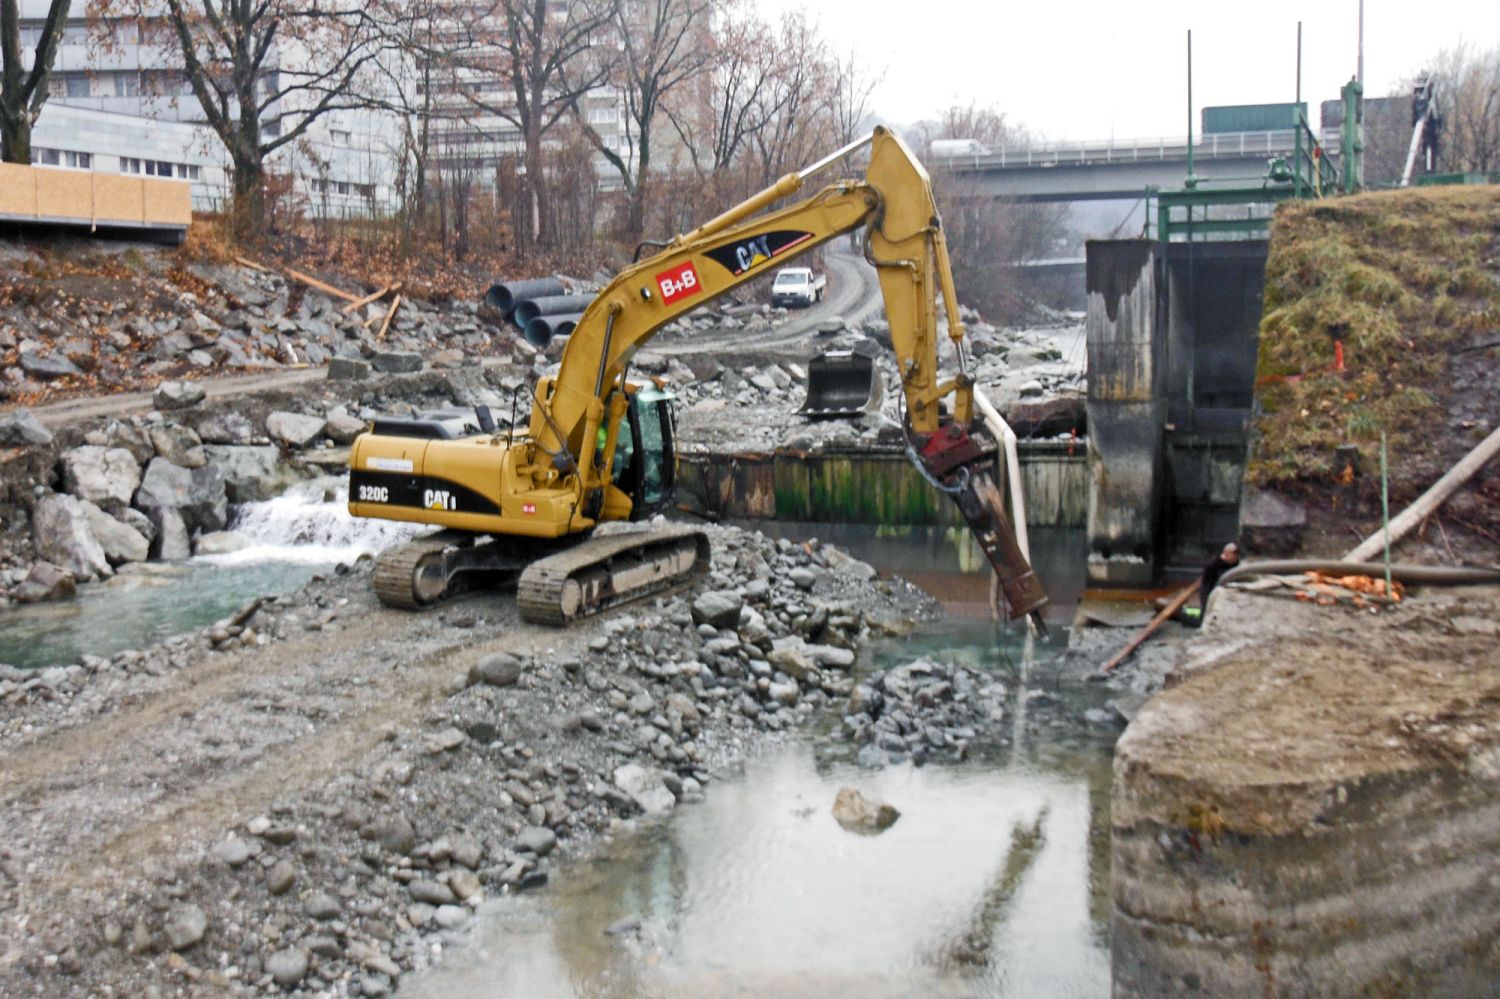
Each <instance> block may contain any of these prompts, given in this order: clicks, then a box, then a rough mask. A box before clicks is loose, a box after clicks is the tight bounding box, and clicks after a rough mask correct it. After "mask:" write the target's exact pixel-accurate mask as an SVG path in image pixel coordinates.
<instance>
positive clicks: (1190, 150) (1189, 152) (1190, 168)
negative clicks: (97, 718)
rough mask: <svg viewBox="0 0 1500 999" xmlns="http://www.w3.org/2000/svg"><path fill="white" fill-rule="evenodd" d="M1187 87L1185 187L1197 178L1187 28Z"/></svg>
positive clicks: (1190, 31) (1190, 44) (1190, 37)
mask: <svg viewBox="0 0 1500 999" xmlns="http://www.w3.org/2000/svg"><path fill="white" fill-rule="evenodd" d="M1187 87H1188V95H1187V97H1188V141H1187V161H1188V162H1187V168H1188V171H1187V183H1186V184H1185V185H1184V186H1185V187H1195V186H1197V183H1198V181H1197V178H1196V177H1194V176H1193V29H1192V28H1189V29H1188V33H1187Z"/></svg>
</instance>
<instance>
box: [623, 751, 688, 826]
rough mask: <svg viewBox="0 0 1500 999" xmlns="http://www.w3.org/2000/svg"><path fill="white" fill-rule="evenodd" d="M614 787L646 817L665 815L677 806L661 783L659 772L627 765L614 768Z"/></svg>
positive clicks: (669, 791) (665, 786) (636, 765)
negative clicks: (639, 808) (637, 806)
mask: <svg viewBox="0 0 1500 999" xmlns="http://www.w3.org/2000/svg"><path fill="white" fill-rule="evenodd" d="M614 780H615V787H617V788H619V789H620V790H621V791H623V792H625V794H626V795H628V796H629V797H630V799H631V800H632V801H634V802H635V803H636V804H637V805H639V806H640V807H641V811H643V812H645V813H646V814H647V815H665V814H667V813H668V812H670V811H671V810H672V808H673V806H675V805H676V804H677V797H676V796H675V795H674V794H672V792H671V790H669V789H668V788H667V785H666V783H665V782H663V781H662V777H661V771H659V770H655V769H652V768H648V767H643V766H641V765H640V764H638V763H627V764H625V765H624V766H622V767H616V768H615V773H614Z"/></svg>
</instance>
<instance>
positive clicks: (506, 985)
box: [402, 524, 1114, 999]
mask: <svg viewBox="0 0 1500 999" xmlns="http://www.w3.org/2000/svg"><path fill="white" fill-rule="evenodd" d="M769 529H770V530H771V531H774V533H777V534H781V535H784V536H788V537H800V538H806V537H808V536H809V535H811V534H816V535H817V536H818V537H820V538H822V539H824V540H829V541H836V542H837V543H839V544H840V545H842V546H844V547H846V548H849V549H851V550H853V551H854V553H855V554H857V555H862V556H863V557H865V558H867V559H869V560H871V561H873V562H875V563H876V564H877V565H878V566H879V567H881V568H882V569H886V570H889V569H891V568H896V567H899V568H900V571H901V572H902V574H903V575H907V576H909V577H912V578H917V579H920V580H921V581H922V582H923V584H924V585H926V586H928V587H929V588H932V589H934V590H935V591H937V592H941V593H944V594H946V595H947V597H948V600H947V603H948V606H949V607H950V608H952V610H953V613H951V614H950V616H949V618H948V619H947V620H945V621H943V622H940V623H938V624H936V625H933V626H929V627H927V628H925V629H923V630H921V631H919V632H917V633H916V634H914V635H911V636H908V637H906V638H903V639H893V640H890V641H887V642H884V643H881V644H879V645H876V646H874V647H873V648H871V649H870V650H868V652H867V653H866V654H865V655H864V656H863V657H862V660H861V663H860V665H859V668H860V669H870V668H878V667H884V666H891V665H898V664H901V663H905V662H909V661H911V660H912V659H915V658H917V657H918V656H921V655H930V656H933V657H936V658H942V659H946V660H947V661H950V662H961V663H964V664H965V665H970V666H975V667H978V668H982V669H987V670H992V671H994V672H995V673H997V674H998V675H1000V676H1001V677H1002V678H1003V679H1004V680H1005V682H1006V686H1007V689H1008V690H1009V691H1010V694H1009V700H1008V703H1007V706H1006V711H1007V715H1006V718H1007V724H1008V727H1009V737H1008V740H1007V743H1006V744H1005V745H1003V746H1001V747H998V748H996V749H995V750H993V751H992V752H991V753H990V754H989V755H988V756H986V757H983V758H979V759H973V760H969V761H965V762H963V763H956V764H932V763H929V764H928V765H926V766H924V767H915V766H912V765H909V764H908V765H902V766H893V767H887V768H884V769H881V770H867V769H862V768H860V767H858V766H856V765H855V764H854V763H853V762H852V759H851V756H850V752H849V749H848V747H847V746H845V745H843V744H841V743H838V742H837V741H836V740H833V739H831V738H830V737H829V734H828V732H826V731H825V732H813V733H805V734H803V735H800V736H798V737H796V738H795V739H794V740H793V741H791V742H788V743H784V744H782V745H780V746H778V747H776V748H774V749H772V750H771V751H769V752H768V753H766V754H765V755H762V756H760V757H758V758H755V759H752V760H751V761H749V762H748V763H747V764H746V765H745V766H744V768H743V770H742V771H741V772H738V773H735V774H732V775H729V778H728V779H726V780H722V781H720V782H719V783H717V784H714V785H711V786H710V788H709V789H708V795H707V800H706V801H705V802H704V803H702V804H697V805H691V806H683V807H680V808H679V809H677V810H676V812H675V813H674V815H673V816H672V818H671V819H670V820H668V821H666V822H664V823H659V824H655V825H648V826H643V827H641V828H639V829H636V830H634V831H632V832H628V833H625V834H623V835H621V836H619V837H618V838H617V839H616V840H615V841H614V842H613V843H611V844H609V846H608V847H607V848H606V850H605V852H604V854H603V855H602V856H599V857H597V858H595V859H593V860H591V861H589V862H586V863H575V864H571V865H566V866H564V867H562V868H561V869H560V870H559V871H557V872H555V873H554V878H553V880H552V882H551V885H550V886H549V887H547V888H546V889H544V890H542V891H540V892H537V893H534V894H525V895H520V896H507V897H502V898H498V899H492V900H491V901H489V902H487V903H486V904H485V906H484V907H482V908H481V910H480V915H479V918H478V919H477V920H476V922H475V926H474V928H473V929H472V930H470V931H468V937H467V940H466V943H467V945H468V946H467V949H465V950H464V951H462V952H461V953H458V954H455V955H453V957H452V960H450V961H448V962H446V963H444V964H442V965H440V966H439V967H438V968H436V969H435V970H433V971H432V972H429V973H427V974H425V975H421V976H416V977H414V978H412V979H409V980H408V981H406V982H405V983H404V984H403V987H402V994H403V995H413V996H433V997H439V996H441V997H444V999H448V997H456V999H467V997H472V999H478V997H491V996H528V997H544V999H545V997H571V996H585V997H595V996H598V997H606V996H608V997H613V996H663V997H678V996H681V997H698V996H728V997H740V996H745V997H750V996H757V997H758V996H766V995H775V996H778V997H801V996H807V997H814V996H817V997H825V996H851V997H885V996H892V997H894V996H995V997H1009V996H1017V997H1021V996H1027V997H1029V996H1049V997H1050V996H1077V997H1092V996H1106V995H1108V993H1109V986H1110V977H1109V942H1108V911H1109V907H1108V902H1109V895H1108V893H1109V853H1108V839H1109V786H1110V763H1111V749H1112V745H1113V740H1114V732H1113V731H1112V730H1105V731H1101V730H1098V729H1095V728H1092V727H1090V726H1087V725H1085V724H1081V723H1080V716H1081V712H1082V711H1083V710H1084V709H1085V708H1086V707H1091V706H1097V703H1096V702H1097V701H1098V700H1100V699H1101V698H1102V696H1103V695H1102V694H1100V693H1098V692H1095V691H1092V690H1089V689H1086V688H1082V687H1079V686H1070V685H1068V684H1063V683H1061V682H1059V680H1058V677H1057V671H1056V669H1055V660H1056V658H1057V656H1058V655H1059V654H1060V652H1061V650H1062V648H1063V646H1064V644H1065V642H1066V635H1065V634H1063V633H1062V632H1061V630H1060V629H1056V628H1054V631H1053V635H1052V637H1051V639H1050V640H1038V639H1028V638H1027V637H1026V636H1025V634H1024V632H1022V631H1021V630H1019V629H1017V628H1015V627H1009V628H1007V627H1003V626H998V625H995V624H993V623H991V622H990V621H989V620H988V618H987V616H986V604H985V600H986V594H987V589H988V587H987V584H986V581H985V577H984V575H983V574H982V573H980V572H979V571H978V568H979V567H978V565H977V564H976V563H974V562H973V560H972V554H973V553H972V552H971V551H970V550H969V548H968V545H967V542H966V538H965V537H964V535H963V534H962V533H961V532H959V533H949V532H943V531H938V530H901V531H885V532H876V531H873V530H872V529H870V528H867V527H866V528H854V527H831V526H830V525H826V524H819V525H788V524H778V525H772V526H770V527H769ZM1081 544H1082V541H1081V539H1080V538H1079V537H1078V536H1077V532H1062V531H1057V532H1045V531H1044V532H1038V535H1037V536H1036V537H1034V538H1033V539H1032V545H1033V557H1034V560H1035V561H1036V563H1037V565H1038V569H1039V572H1041V578H1042V579H1044V580H1047V581H1048V584H1049V591H1050V592H1051V594H1052V596H1053V598H1054V601H1055V604H1054V606H1055V608H1056V610H1057V613H1056V614H1055V615H1054V617H1055V618H1057V619H1065V618H1066V613H1067V609H1068V605H1069V604H1070V603H1073V602H1076V592H1075V591H1078V590H1081V586H1082V576H1081V574H1082V560H1081V557H1080V558H1078V559H1077V561H1074V562H1072V566H1071V567H1069V562H1070V561H1071V560H1072V558H1073V555H1074V554H1075V553H1076V551H1077V550H1078V549H1079V546H1081ZM893 563H894V564H893ZM1050 565H1056V566H1057V567H1059V569H1060V570H1062V571H1054V572H1047V571H1043V567H1044V566H1050ZM830 724H831V723H830ZM844 786H852V787H857V788H860V789H861V790H864V791H866V792H867V793H868V792H873V793H874V794H876V795H878V796H880V797H881V798H883V799H885V800H886V801H889V802H890V803H892V804H893V805H895V806H896V807H897V808H898V809H900V810H901V813H902V816H901V818H900V820H899V821H897V822H896V824H895V825H894V826H892V827H891V828H890V829H888V830H887V831H885V832H884V833H882V834H880V835H878V836H860V835H856V834H853V833H850V832H847V831H845V830H844V829H842V828H841V827H840V826H839V825H838V824H837V823H836V822H835V821H834V819H833V817H832V814H831V812H830V806H831V804H832V801H833V798H834V795H835V794H836V793H837V791H838V789H839V788H841V787H844ZM612 927H613V928H614V929H615V930H616V932H615V933H613V934H612V933H609V932H607V931H608V930H609V929H611V928H612ZM622 927H624V929H623V930H622Z"/></svg>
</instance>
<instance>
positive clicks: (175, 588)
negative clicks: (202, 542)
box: [0, 478, 413, 668]
mask: <svg viewBox="0 0 1500 999" xmlns="http://www.w3.org/2000/svg"><path fill="white" fill-rule="evenodd" d="M343 489H344V484H343V482H342V480H340V479H334V478H330V479H320V480H317V481H313V482H305V483H302V484H300V485H297V486H294V487H293V488H292V489H290V490H288V491H287V492H286V493H284V494H283V495H281V496H278V497H276V498H275V499H272V500H268V501H266V502H264V503H247V504H244V505H243V506H240V507H237V508H235V510H234V513H233V515H232V518H231V521H230V525H229V526H230V529H231V530H233V531H235V532H236V533H238V534H240V535H241V536H242V537H243V538H244V539H245V541H246V542H247V547H245V548H243V549H241V550H240V551H237V552H233V553H230V554H227V555H213V556H207V557H204V558H195V559H191V560H189V561H187V562H182V563H175V564H172V563H149V564H138V565H130V566H125V567H123V569H122V571H121V572H120V573H119V574H118V575H117V576H115V577H114V578H112V579H110V580H108V581H106V582H103V583H97V584H90V585H88V586H84V587H83V588H82V589H80V590H79V592H78V594H77V596H75V597H73V598H72V599H70V600H61V601H57V602H54V603H48V604H37V605H33V606H30V607H21V606H18V607H8V608H6V609H4V610H3V611H0V663H9V664H10V665H12V666H20V667H22V668H32V667H43V666H54V665H67V664H69V663H75V662H77V661H78V658H79V656H81V655H96V656H109V655H113V654H114V653H116V652H119V651H121V650H123V649H138V648H142V647H144V646H147V645H151V644H152V643H154V642H158V641H161V640H162V639H164V638H169V637H171V636H173V635H178V634H181V633H183V632H187V631H193V630H195V629H198V628H203V627H206V626H207V625H209V624H212V623H213V622H214V621H217V620H219V619H220V618H222V617H225V616H227V615H229V614H232V613H233V612H234V611H236V610H238V609H239V608H241V607H243V606H244V605H245V603H246V601H248V600H250V599H251V598H253V597H255V596H257V595H261V594H264V595H269V596H276V595H278V594H281V593H286V592H288V591H290V590H294V589H296V588H297V587H298V586H301V585H302V584H303V583H305V582H307V580H309V579H311V578H312V577H313V576H314V575H315V574H316V573H319V572H325V571H327V570H329V569H331V568H332V567H333V566H334V565H336V564H337V563H339V562H349V561H352V560H353V559H355V558H357V557H358V556H359V555H361V554H372V553H374V552H377V551H380V550H381V549H382V548H384V547H386V546H387V545H389V544H392V543H394V542H395V541H396V540H399V539H400V538H401V537H405V536H408V535H410V534H411V533H412V530H413V529H412V528H411V527H409V526H408V525H405V524H396V523H394V522H390V521H371V520H355V519H354V518H353V517H350V516H349V512H348V507H347V505H346V503H345V500H344V492H343Z"/></svg>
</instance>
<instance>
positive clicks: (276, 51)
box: [105, 0, 380, 235]
mask: <svg viewBox="0 0 1500 999" xmlns="http://www.w3.org/2000/svg"><path fill="white" fill-rule="evenodd" d="M121 2H122V3H133V4H135V7H136V13H137V14H138V15H139V16H141V17H143V18H150V17H153V16H154V15H156V16H159V14H157V12H156V11H155V10H153V9H152V8H150V7H148V6H147V5H146V4H145V3H143V2H142V0H121ZM165 2H166V21H167V24H168V26H169V28H170V30H171V33H172V36H173V38H174V39H175V41H176V44H177V47H178V49H179V52H180V54H181V57H182V64H183V67H184V72H185V75H186V77H187V82H188V84H189V86H191V88H192V90H193V94H194V96H196V97H197V99H198V103H199V104H200V105H201V106H202V108H203V116H204V119H205V120H206V121H207V123H208V125H209V127H210V128H212V129H213V130H214V133H215V134H216V135H217V136H218V137H219V139H220V141H221V142H223V143H224V148H225V149H226V150H227V151H228V153H229V159H230V164H231V166H232V169H233V185H234V186H233V196H234V203H233V214H234V218H235V225H236V227H237V229H238V230H239V231H240V232H241V233H242V234H244V235H255V234H258V233H259V232H260V231H261V228H262V225H263V218H264V213H263V211H262V203H263V197H264V184H265V178H266V158H267V157H268V156H270V155H271V154H272V153H274V152H275V151H276V150H278V149H280V148H282V147H283V146H287V145H289V144H291V143H295V142H297V141H298V140H299V139H301V138H302V137H303V136H304V135H305V134H306V133H307V130H308V128H309V127H310V126H311V125H312V124H313V122H315V121H317V120H318V119H319V118H321V117H323V116H324V115H326V114H328V113H330V112H333V111H340V110H348V109H355V108H364V107H369V106H370V105H371V98H370V97H369V95H368V93H366V92H363V91H362V90H361V88H359V87H356V86H355V83H356V80H357V79H358V78H359V77H360V75H361V73H362V72H363V71H364V70H365V69H366V67H367V66H368V65H369V64H370V62H371V61H372V60H373V59H374V58H375V57H376V55H377V54H378V53H379V51H380V45H379V34H378V32H377V31H376V30H375V28H374V19H373V18H372V17H371V16H370V13H369V9H368V5H366V4H363V3H358V2H356V0H328V2H323V0H320V2H317V3H313V4H308V5H304V4H302V3H300V2H297V0H165ZM105 6H107V0H106V3H105ZM285 51H295V53H296V59H295V60H291V59H285V60H284V59H283V58H282V54H283V52H285Z"/></svg>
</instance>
